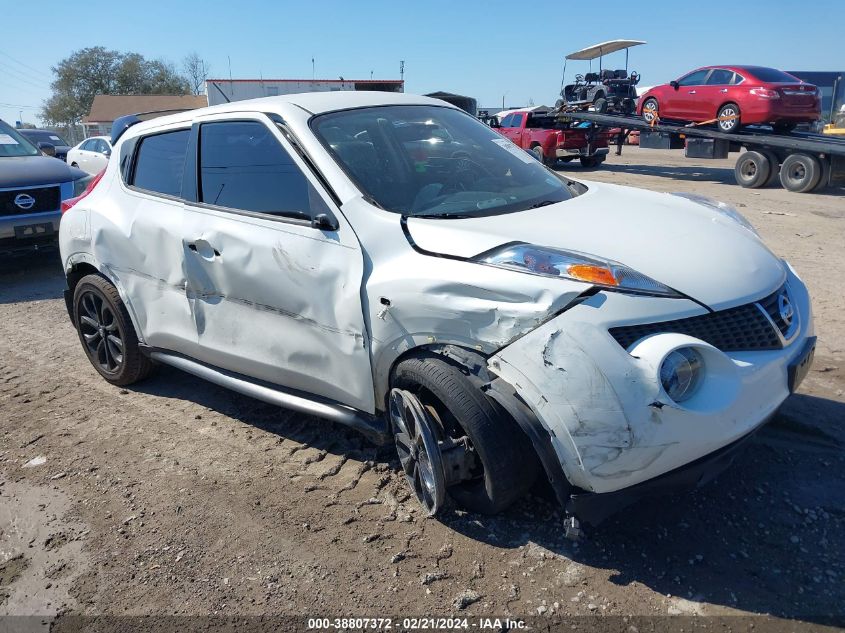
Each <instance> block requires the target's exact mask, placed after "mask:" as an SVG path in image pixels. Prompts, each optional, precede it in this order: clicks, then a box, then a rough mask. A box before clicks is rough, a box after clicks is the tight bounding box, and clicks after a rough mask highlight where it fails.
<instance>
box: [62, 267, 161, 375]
mask: <svg viewBox="0 0 845 633" xmlns="http://www.w3.org/2000/svg"><path fill="white" fill-rule="evenodd" d="M73 322H74V323H75V324H76V330H77V333H78V334H79V342H80V343H82V349H83V350H84V352H85V355H86V356H87V357H88V360H89V361H90V362H91V365H93V366H94V369H96V370H97V372H98V373H99V374H100V375H101V376H102V377H103V378H105V379H106V381H107V382H110V383H111V384H113V385H118V386H121V387H122V386H126V385H131V384H132V383H135V382H138V381H139V380H143V379H144V378H146V377H147V376H149V375H150V373H151V372H152V370H153V367H154V366H153V362H152V361H151V360H150V359H149V358H147V356H145V355H144V354H143V353H141V349H140V347H139V345H138V335H137V334H136V332H135V328H134V327H133V325H132V320H131V319H130V318H129V312H127V310H126V306H125V305H124V304H123V301H122V300H121V298H120V294H119V293H118V292H117V288H115V287H114V286H113V285H112V284H111V283H110V282H109V281H108V280H107V279H105V278H104V277H102V276H100V275H86V276H85V277H83V278H82V279H80V280H79V282H78V283H77V284H76V288H74V291H73Z"/></svg>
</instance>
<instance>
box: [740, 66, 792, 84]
mask: <svg viewBox="0 0 845 633" xmlns="http://www.w3.org/2000/svg"><path fill="white" fill-rule="evenodd" d="M749 70H750V71H751V74H752V75H754V76H755V77H757V79H759V80H760V81H765V82H766V83H771V84H796V83H798V82H800V81H801V80H800V79H798V78H797V77H793V76H792V75H788V74H786V73H785V72H783V71H782V70H775V69H774V68H749Z"/></svg>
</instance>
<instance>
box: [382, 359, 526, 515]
mask: <svg viewBox="0 0 845 633" xmlns="http://www.w3.org/2000/svg"><path fill="white" fill-rule="evenodd" d="M391 387H392V389H391V394H390V398H389V403H388V409H389V411H388V415H389V419H390V423H391V430H392V432H393V436H394V440H395V443H396V448H397V453H398V455H399V460H400V462H401V464H402V469H403V471H404V473H405V477H406V479H407V480H408V483H409V485H410V486H411V489H412V490H413V492H414V495H415V496H416V497H417V500H418V501H419V502H420V504H421V505H422V506H423V508H424V509H425V510H426V513H427V514H429V515H432V516H433V515H434V514H436V513H437V512H438V511H439V510H440V509H441V508H442V507H443V502H444V500H445V498H446V496H447V495H448V496H449V497H451V498H452V499H453V500H454V501H455V502H457V504H458V505H460V506H462V507H464V508H466V509H467V510H470V511H473V512H480V513H483V514H494V513H496V512H500V511H501V510H504V509H505V508H507V507H508V506H509V505H511V504H512V503H513V502H514V501H516V500H517V499H519V498H520V497H522V496H524V495H525V494H526V493H527V492H528V490H529V489H530V488H531V486H532V485H533V483H534V480H535V479H536V477H537V473H538V472H539V463H538V460H537V457H536V454H535V453H534V450H533V448H532V446H531V442H530V440H529V439H528V438H527V437H526V436H525V434H524V433H523V432H522V430H521V429H520V428H519V426H518V425H517V424H516V422H514V421H513V420H512V419H511V418H510V417H509V416H508V415H507V413H506V412H504V411H503V410H502V409H501V408H500V407H499V406H498V405H497V404H496V403H495V402H494V401H493V400H491V399H490V398H488V397H487V396H486V395H485V394H484V393H483V392H482V391H481V389H480V388H479V386H478V385H476V384H475V383H474V382H473V381H472V380H470V378H469V377H468V376H467V375H466V374H465V373H464V372H463V371H462V370H461V368H459V367H458V366H456V365H454V364H452V363H451V362H448V361H446V360H445V359H443V358H442V357H440V356H438V355H436V354H433V353H425V352H424V353H421V354H420V355H418V356H414V357H412V358H409V359H406V360H404V361H401V362H400V363H399V364H398V365H397V366H396V369H395V371H394V374H393V380H392V382H391Z"/></svg>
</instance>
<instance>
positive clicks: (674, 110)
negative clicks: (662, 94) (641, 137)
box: [661, 68, 710, 121]
mask: <svg viewBox="0 0 845 633" xmlns="http://www.w3.org/2000/svg"><path fill="white" fill-rule="evenodd" d="M709 73H710V71H709V69H707V68H705V69H702V70H696V71H694V72H691V73H690V74H688V75H687V76H685V77H682V78H681V79H679V80H678V89H677V90H673V91H671V92H670V93H669V104H668V108H663V111H662V112H661V116H664V117H666V118H669V119H681V120H682V121H700V120H702V119H701V118H699V117H697V116H696V112H699V111H700V110H702V107H701V96H700V94H699V92H700V91H701V89H702V88H703V86H704V83H705V81H706V80H707V75H708V74H709ZM667 110H668V112H667Z"/></svg>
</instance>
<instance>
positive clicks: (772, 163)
mask: <svg viewBox="0 0 845 633" xmlns="http://www.w3.org/2000/svg"><path fill="white" fill-rule="evenodd" d="M760 153H761V154H762V155H763V156H765V157H766V158H768V159H769V179H768V180H767V181H766V184H765V185H763V186H764V187H769V186H771V185H773V184H775V182H777V181H778V176H780V158H778V155H777V154H775V153H774V152H773V151H772V150H770V149H761V150H760Z"/></svg>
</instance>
